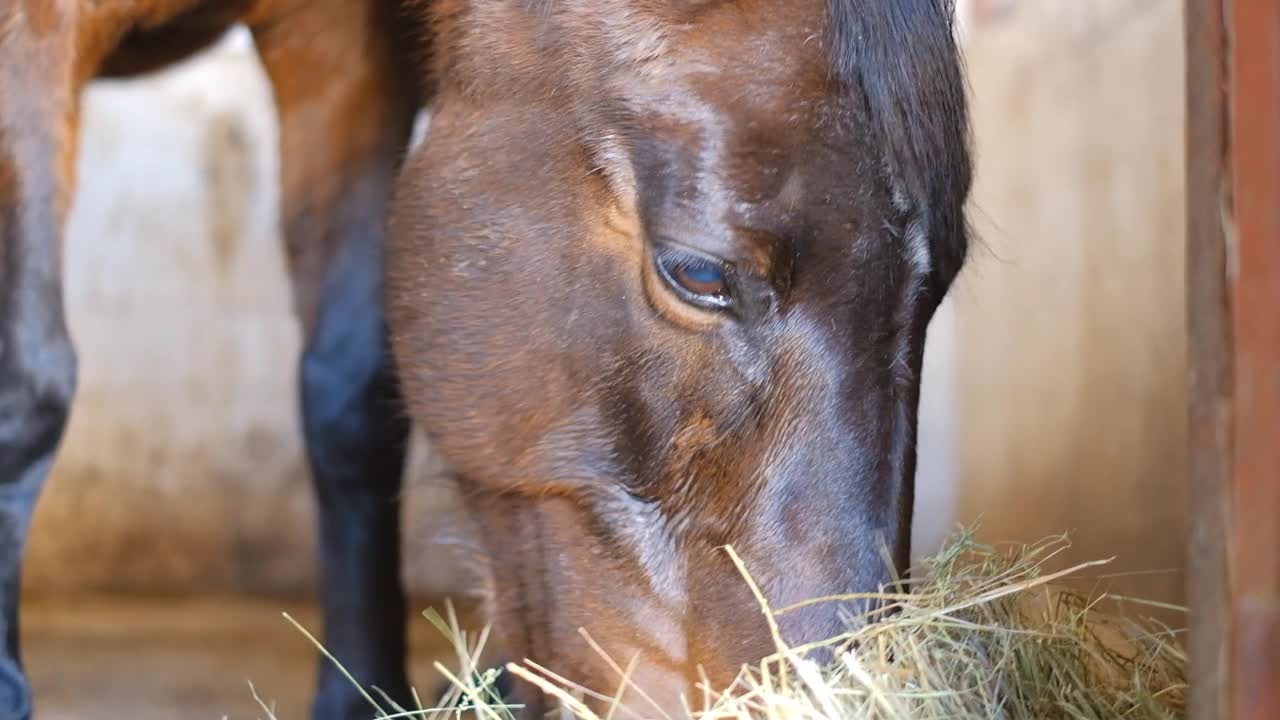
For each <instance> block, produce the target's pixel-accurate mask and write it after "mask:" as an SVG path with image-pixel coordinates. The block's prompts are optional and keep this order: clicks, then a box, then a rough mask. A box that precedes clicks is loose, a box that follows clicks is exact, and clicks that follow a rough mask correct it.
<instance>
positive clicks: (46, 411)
mask: <svg viewBox="0 0 1280 720" xmlns="http://www.w3.org/2000/svg"><path fill="white" fill-rule="evenodd" d="M3 161H4V158H0V163H2V162H3ZM0 170H3V168H2V167H0ZM14 210H15V208H6V207H3V198H0V643H2V644H0V718H14V719H16V720H25V719H26V718H28V717H29V716H30V714H31V688H30V686H29V684H28V682H27V678H26V676H25V674H24V673H23V670H22V662H21V655H20V652H19V647H18V645H19V643H18V630H19V628H18V606H19V597H20V594H21V578H22V555H23V549H24V547H25V545H26V540H27V531H28V528H29V526H30V523H31V515H32V512H33V511H34V510H35V504H36V499H37V498H38V497H39V495H40V490H41V488H42V487H43V486H44V482H45V479H46V477H47V476H48V474H49V468H50V466H51V465H52V464H53V457H54V453H55V452H56V451H57V448H58V445H59V443H60V441H61V439H62V434H63V431H64V429H65V428H66V425H67V417H68V415H69V413H70V409H71V399H72V395H73V394H74V392H75V381H76V359H75V352H74V350H73V348H72V345H71V340H70V338H69V337H68V335H67V329H66V325H65V322H64V320H63V311H62V297H61V282H60V279H59V269H58V268H59V263H58V262H57V253H58V249H57V243H58V235H57V232H56V230H57V224H56V222H55V217H54V215H53V213H52V212H40V208H31V207H28V208H27V209H26V212H25V213H22V218H21V220H20V219H19V218H18V217H16V215H18V213H15V212H12V211H14Z"/></svg>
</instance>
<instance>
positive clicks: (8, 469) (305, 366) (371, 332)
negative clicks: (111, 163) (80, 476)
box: [0, 0, 422, 719]
mask: <svg viewBox="0 0 1280 720" xmlns="http://www.w3.org/2000/svg"><path fill="white" fill-rule="evenodd" d="M397 13H398V6H397V5H396V4H395V3H390V2H382V1H381V0H307V1H302V0H297V1H293V0H252V1H249V0H96V1H90V0H20V1H18V2H14V0H3V1H0V98H3V100H0V178H3V180H2V181H0V611H2V612H0V635H2V636H3V638H4V645H3V651H2V652H0V717H3V718H19V719H21V718H25V717H27V716H28V715H29V713H30V710H31V698H30V690H29V687H28V685H27V682H26V679H25V677H24V675H23V673H22V670H21V665H20V662H19V648H18V626H17V619H18V612H17V610H18V595H19V575H20V561H21V554H22V545H23V543H24V541H25V538H26V534H27V525H28V523H29V519H30V515H31V511H32V508H33V506H34V503H35V500H36V497H37V495H38V493H39V491H40V487H41V485H42V484H43V482H44V479H45V476H46V475H47V472H48V469H49V466H50V464H51V462H52V458H53V455H54V452H55V450H56V448H57V445H58V441H59V439H60V437H61V435H62V431H63V428H64V426H65V424H66V420H67V415H68V412H69V409H70V404H71V401H72V396H73V393H74V387H75V368H76V362H75V352H74V349H73V345H72V342H71V339H70V338H69V336H68V334H67V329H66V324H65V321H64V317H63V310H62V300H61V279H60V264H61V263H60V255H61V247H60V246H61V236H62V228H63V222H64V218H65V215H66V212H67V207H68V204H69V198H70V194H71V192H72V189H73V186H74V179H73V177H72V175H73V169H74V165H75V142H76V131H75V127H76V117H77V113H78V98H79V94H80V91H81V89H82V87H83V86H84V84H85V83H87V82H88V81H89V80H91V79H92V78H93V77H95V76H100V75H110V76H122V75H129V74H134V73H138V72H144V71H147V70H150V69H153V68H157V67H163V66H164V65H165V64H167V63H169V62H172V61H174V60H178V59H180V58H182V57H185V56H187V55H189V54H190V53H192V52H195V51H196V50H199V49H200V48H202V47H204V46H206V45H208V44H209V43H210V42H212V41H213V40H215V39H216V38H218V37H219V36H220V35H221V34H222V33H223V32H224V31H225V30H226V28H227V27H229V26H230V25H231V24H232V23H236V22H243V23H245V24H246V25H247V26H248V27H249V28H250V30H251V31H252V34H253V37H254V41H255V43H256V45H257V47H258V50H259V53H260V55H261V58H262V61H263V65H264V67H265V69H266V71H267V74H268V76H269V77H270V80H271V83H272V87H273V90H274V97H275V102H276V105H277V110H278V116H279V125H280V141H281V170H282V176H281V183H282V192H281V203H282V207H281V214H282V220H283V223H284V233H283V235H284V240H285V244H286V247H285V250H286V253H287V255H288V267H289V271H290V276H291V280H292V283H293V288H294V299H295V303H294V304H295V308H296V312H297V314H298V317H299V320H300V323H301V325H302V327H303V337H304V338H305V341H304V350H303V355H302V358H301V359H300V373H299V378H300V384H301V387H300V392H301V398H302V415H303V428H304V432H305V435H306V446H307V452H308V457H309V460H310V465H311V469H312V475H313V479H314V485H315V489H316V493H317V497H318V499H319V522H320V537H321V553H322V558H323V563H324V593H323V598H324V617H325V627H326V643H327V644H328V645H329V646H330V647H331V648H333V650H334V651H335V652H336V653H337V654H338V655H339V656H341V657H343V658H344V662H345V663H347V664H348V666H349V667H350V668H351V669H352V670H353V672H355V673H356V675H358V676H360V677H361V678H363V679H366V680H365V681H366V682H370V683H375V684H378V685H379V686H381V687H384V688H385V689H386V690H387V691H388V692H390V693H391V694H392V695H394V696H396V697H398V698H400V699H401V700H402V701H404V702H408V700H407V698H408V695H409V693H408V687H407V682H406V680H405V676H404V667H403V664H404V616H405V607H404V599H403V595H402V591H401V586H400V578H399V557H400V555H399V549H400V546H399V527H398V523H399V515H398V504H397V494H398V492H399V488H400V474H401V470H402V465H403V459H404V453H405V450H406V446H407V435H408V430H409V424H408V421H407V419H405V418H404V417H403V413H402V412H401V411H400V410H399V407H398V404H397V400H396V397H397V396H396V387H395V384H394V382H393V381H392V374H391V371H390V368H389V363H388V357H387V354H386V352H385V345H386V343H385V324H384V322H383V317H382V315H383V313H382V297H381V294H382V293H381V287H382V275H381V269H382V261H381V252H382V234H383V211H384V208H385V205H386V202H387V197H388V196H389V194H390V190H391V185H392V182H393V180H394V175H395V172H396V169H397V167H398V165H399V162H400V160H401V158H402V156H403V153H404V149H405V147H406V146H407V143H408V140H409V136H410V132H411V129H412V123H413V119H414V116H415V114H416V113H417V111H418V110H419V108H420V107H421V105H422V97H421V89H420V87H419V85H418V84H417V82H416V79H417V75H416V73H415V71H414V68H413V63H412V62H411V60H410V59H409V53H408V52H407V48H408V47H409V46H408V45H407V44H405V43H403V42H402V37H403V36H402V31H403V28H404V26H403V22H402V18H401V17H400V16H398V14H397ZM364 709H365V705H364V700H363V699H362V698H360V697H359V695H358V694H357V693H356V692H355V689H354V688H351V687H350V686H349V684H348V683H347V682H346V681H345V680H344V679H343V678H341V677H340V676H339V674H338V673H337V672H336V671H335V669H334V668H332V667H329V666H327V665H322V666H321V669H320V678H319V691H318V695H317V700H316V706H315V713H316V717H318V718H347V717H355V716H358V715H360V714H361V713H362V711H363V710H364Z"/></svg>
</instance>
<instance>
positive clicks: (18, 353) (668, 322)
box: [0, 0, 970, 718]
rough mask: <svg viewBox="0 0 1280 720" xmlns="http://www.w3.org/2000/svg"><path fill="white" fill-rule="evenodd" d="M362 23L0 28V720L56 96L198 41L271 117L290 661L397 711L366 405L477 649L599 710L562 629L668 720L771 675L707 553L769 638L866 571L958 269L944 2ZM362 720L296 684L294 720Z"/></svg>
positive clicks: (43, 442) (62, 159)
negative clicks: (316, 548) (479, 591)
mask: <svg viewBox="0 0 1280 720" xmlns="http://www.w3.org/2000/svg"><path fill="white" fill-rule="evenodd" d="M401 5H402V3H401V2H396V1H393V0H386V1H385V2H382V1H380V0H25V1H21V0H0V83H2V84H0V102H2V104H0V606H2V609H3V614H2V615H0V630H2V631H3V635H4V637H5V646H4V651H3V653H0V716H3V717H5V718H8V717H18V718H24V717H26V716H27V715H29V713H30V693H29V689H28V686H27V684H26V681H25V678H24V676H23V673H22V670H21V665H20V663H19V660H18V646H17V605H18V601H17V598H18V577H19V564H20V558H21V547H22V543H23V540H24V539H25V536H26V530H27V524H28V521H29V517H30V514H31V509H32V506H33V504H34V502H35V498H36V496H37V495H38V492H39V489H40V487H41V485H42V483H43V480H44V477H45V475H46V473H47V470H48V467H49V464H50V461H51V458H52V456H53V454H54V452H55V450H56V447H57V444H58V440H59V438H60V436H61V434H62V430H63V427H64V425H65V422H66V417H67V413H68V408H69V406H70V403H71V399H72V394H73V388H74V385H75V356H74V352H73V349H72V344H71V342H70V340H69V338H68V336H67V331H66V326H65V323H64V320H63V315H62V306H61V299H60V293H61V288H60V281H59V264H60V263H59V255H60V251H59V240H60V235H61V231H62V224H63V217H64V215H65V208H66V206H67V200H68V195H69V193H70V191H71V188H72V185H73V182H72V178H71V168H72V166H73V162H72V160H73V155H74V144H75V126H76V114H77V97H78V94H79V92H80V89H81V88H82V87H83V85H84V83H85V82H87V81H88V80H89V79H91V78H92V77H95V76H99V75H126V74H133V73H138V72H143V71H146V70H148V69H151V68H154V67H160V66H162V65H164V64H166V63H168V62H171V61H173V60H175V59H178V58H180V57H184V56H186V55H188V54H190V53H191V52H192V51H194V50H195V49H198V48H200V47H203V46H205V45H207V44H208V43H210V42H211V41H212V40H214V39H216V38H217V37H219V36H220V35H221V33H222V32H223V31H224V30H225V29H226V28H227V27H228V25H229V24H231V23H233V22H243V23H245V24H246V25H248V26H249V28H250V29H251V30H252V32H253V35H254V38H255V41H256V42H257V44H258V48H259V51H260V53H261V56H262V58H263V61H264V64H265V66H266V68H267V71H268V74H269V75H270V78H271V80H272V83H273V86H274V89H275V98H276V102H277V104H278V108H279V116H280V123H281V138H282V144H283V145H282V160H283V178H282V183H283V193H282V198H283V204H284V208H283V217H284V222H285V238H286V242H287V250H288V253H289V261H290V269H291V271H292V275H293V280H294V286H295V295H296V304H297V309H298V313H299V316H300V319H301V322H302V324H303V327H304V329H305V337H306V343H305V350H304V355H303V358H302V361H301V362H302V365H301V373H300V377H301V383H302V388H301V390H302V399H303V402H302V412H303V417H304V429H305V432H306V439H307V447H308V453H309V456H310V461H311V468H312V472H313V475H314V478H315V485H316V490H317V493H318V497H319V505H320V538H321V549H322V557H323V561H324V570H325V587H324V601H325V620H324V621H325V641H326V644H327V645H328V646H329V648H330V649H332V650H333V652H334V653H335V654H336V655H337V656H338V657H339V658H340V659H341V660H342V661H343V662H344V664H345V665H346V666H347V667H348V668H350V669H351V670H352V671H353V673H354V674H355V676H356V677H357V678H358V679H359V680H361V681H362V682H366V683H371V684H376V685H378V686H380V687H382V688H384V689H386V690H387V691H388V692H389V693H390V694H391V695H392V696H394V697H404V696H405V695H406V694H407V692H406V688H407V683H406V681H405V676H404V638H403V632H404V615H405V607H404V599H403V595H402V591H401V588H400V579H399V576H398V565H399V538H398V521H397V511H398V506H397V504H396V493H397V491H398V489H399V483H400V474H401V471H402V465H403V453H404V449H405V444H406V442H405V440H406V435H407V431H408V422H407V419H406V418H405V417H404V415H403V413H402V412H401V411H400V408H401V407H402V406H401V405H400V404H399V403H400V392H401V391H402V390H403V393H404V397H405V398H406V399H407V407H408V409H409V415H410V416H411V417H412V418H413V420H415V421H417V422H418V423H420V424H421V426H422V427H423V428H424V429H425V430H426V431H427V432H428V434H429V435H430V436H431V438H432V439H433V441H434V444H435V446H436V447H437V448H438V449H439V450H440V451H441V452H442V453H443V454H444V456H445V457H446V458H447V459H448V460H449V461H450V463H451V464H452V465H453V467H454V468H455V469H456V470H457V472H458V474H459V478H460V481H461V483H462V488H463V490H464V492H465V494H466V497H467V499H468V504H469V507H470V510H471V511H472V512H473V513H474V514H475V516H476V517H477V519H478V520H479V521H480V523H481V525H482V527H483V528H484V531H485V532H484V537H485V540H486V542H487V543H488V544H489V550H490V555H491V558H492V566H493V567H492V593H491V596H490V608H491V610H492V617H493V619H494V620H496V621H497V623H498V626H499V630H501V631H502V633H501V634H502V636H503V637H504V639H505V644H506V646H507V649H508V650H509V652H511V653H512V654H513V655H514V656H515V657H528V658H531V659H533V660H537V661H539V662H542V663H544V664H547V665H550V666H553V667H555V668H557V669H559V670H561V671H562V672H564V673H565V674H566V675H568V676H569V677H570V678H572V679H574V680H576V681H579V682H581V683H583V684H586V685H588V686H593V687H596V688H597V689H601V690H610V689H612V688H613V684H614V678H612V677H609V676H608V675H606V674H601V672H600V663H599V662H598V661H595V660H594V659H593V655H592V654H591V652H590V651H589V650H588V649H587V647H586V645H585V643H583V642H582V640H581V638H580V637H579V636H578V634H577V633H576V632H575V631H576V629H577V628H579V627H583V628H586V629H587V630H588V631H589V632H590V633H591V635H592V636H593V637H594V638H595V639H596V640H598V641H599V642H600V643H601V644H602V645H603V646H604V648H605V650H606V651H608V652H609V653H610V654H612V655H614V656H615V657H617V658H619V659H621V660H627V659H630V658H631V657H632V656H633V655H634V654H636V653H640V654H641V655H642V656H643V657H642V662H641V665H640V667H641V670H640V671H639V672H638V674H637V675H636V677H635V678H634V679H635V681H636V682H637V684H638V686H639V687H641V688H643V689H644V690H645V691H647V694H648V695H649V696H650V697H652V698H654V699H655V700H656V701H657V704H658V705H659V706H660V708H662V709H664V710H666V711H667V712H670V713H672V714H675V713H676V712H678V710H679V708H680V707H681V704H680V703H681V700H680V697H681V695H684V696H686V697H694V695H693V692H694V683H695V682H696V681H697V679H698V678H699V677H700V673H701V672H704V671H705V673H706V675H707V676H708V677H709V678H710V679H711V681H712V682H713V683H720V682H724V681H726V680H728V679H730V678H731V677H732V675H733V674H734V673H735V672H736V670H737V669H738V667H740V665H741V664H742V663H744V662H750V661H752V660H754V659H756V658H758V657H760V656H761V655H763V654H766V653H768V652H769V651H770V650H771V645H770V642H769V636H768V634H767V632H766V631H765V628H764V627H763V625H762V624H761V623H760V621H759V614H758V609H757V607H756V604H755V602H754V600H753V599H752V598H751V596H750V595H749V593H748V592H747V588H746V585H745V584H744V583H742V582H741V581H740V578H738V576H737V574H736V572H735V570H734V569H733V567H732V565H731V564H730V563H729V560H728V557H727V556H726V554H725V553H724V552H722V551H721V549H720V548H721V546H722V545H725V544H731V545H732V546H733V547H734V548H735V549H736V550H737V551H738V552H739V554H741V555H742V556H743V557H744V559H745V560H746V562H747V564H748V566H749V568H750V569H751V571H752V572H753V574H754V575H755V577H756V579H757V581H758V582H760V583H761V585H762V587H763V589H764V591H765V593H766V595H767V596H768V597H769V599H770V600H771V601H772V602H773V603H775V604H779V605H782V604H787V603H790V602H793V601H796V600H801V599H805V598H808V597H812V596H817V595H829V594H834V593H841V592H850V591H859V590H871V589H875V587H876V586H877V585H879V584H882V583H885V582H886V581H888V580H889V579H890V578H891V573H892V571H893V570H894V569H897V570H901V569H902V568H904V567H905V565H906V562H907V558H908V551H909V547H908V543H909V534H910V523H911V508H912V501H913V475H914V465H915V439H914V435H915V427H916V420H915V417H916V405H917V401H918V393H919V381H920V372H921V364H922V353H923V346H924V338H925V331H926V327H927V325H928V322H929V319H930V317H931V316H932V314H933V312H934V310H935V308H936V307H937V305H938V303H939V302H940V301H941V299H942V297H943V296H944V294H945V293H946V290H947V288H948V286H949V285H950V283H951V281H952V279H953V277H954V276H955V274H956V272H957V271H958V270H959V268H960V266H961V264H962V262H963V259H964V256H965V250H966V244H967V236H966V224H965V220H964V212H963V206H964V203H965V200H966V197H967V194H968V190H969V183H970V166H969V155H968V145H967V141H968V130H967V120H966V109H965V98H964V90H963V83H962V79H961V72H960V64H959V59H958V55H957V51H956V47H955V42H954V38H953V35H952V26H951V10H950V7H949V3H948V2H947V0H740V1H737V2H733V1H730V0H432V1H431V2H426V1H425V0H422V1H419V2H408V1H407V0H406V1H405V2H403V6H401ZM428 101H429V102H430V103H431V105H432V107H433V119H432V127H431V130H430V132H429V134H428V137H427V139H426V140H425V142H424V143H423V144H422V145H421V146H419V147H418V148H417V149H416V150H415V151H414V153H413V155H412V156H411V157H410V158H409V159H408V160H407V162H404V163H401V158H402V155H403V154H404V152H405V147H406V143H407V138H408V135H409V132H410V127H411V124H412V120H413V117H414V114H415V112H416V111H417V109H418V108H419V107H420V106H421V105H422V104H424V103H426V102H428ZM397 173H398V178H397ZM393 188H394V189H395V193H394V202H393V203H391V205H390V209H391V213H390V218H391V223H390V225H389V231H388V255H387V262H386V263H385V266H386V277H387V286H388V287H387V288H386V290H385V297H386V299H385V306H386V308H387V312H386V313H385V315H386V317H385V318H384V312H383V308H384V281H383V277H384V263H383V254H382V249H383V227H384V222H383V221H384V217H386V213H387V210H388V207H389V206H388V201H389V199H391V198H392V195H393V193H392V189H393ZM388 325H389V326H390V328H391V331H390V333H388V332H387V330H386V327H387V326H388ZM388 334H389V335H390V337H391V338H392V342H391V347H392V348H393V349H394V352H389V351H388V344H387V337H388ZM392 357H394V360H395V363H394V364H395V367H396V370H397V371H398V372H397V373H393V372H392V371H391V365H392V363H391V362H390V360H391V358H392ZM397 379H398V382H397ZM879 540H883V541H885V542H886V543H887V545H888V547H889V549H890V552H891V554H892V557H893V561H894V563H895V564H896V566H897V567H896V568H890V567H887V566H886V565H885V563H883V562H882V560H881V556H880V554H879V553H878V548H879V545H878V541H879ZM838 613H839V608H837V607H835V606H833V605H823V606H814V607H812V608H810V609H808V610H806V611H803V612H797V613H794V614H789V615H787V616H785V617H786V621H785V624H784V626H783V632H784V634H785V635H787V637H788V639H790V640H792V641H804V640H807V639H814V638H817V637H819V636H822V635H824V634H825V633H828V632H831V631H833V630H834V629H835V628H836V626H837V622H838V617H839V615H838ZM524 699H525V700H527V701H528V702H529V704H530V707H531V709H532V710H535V711H536V710H538V709H540V708H541V705H540V704H539V702H538V700H537V699H536V698H534V697H526V698H524ZM361 702H362V701H361V700H360V698H359V696H358V695H357V693H356V692H355V689H354V688H352V687H350V686H349V685H348V684H347V683H346V682H345V681H344V680H342V679H341V678H339V677H338V676H337V675H336V674H335V673H334V672H332V670H331V669H330V668H329V666H328V665H322V666H321V674H320V678H319V689H318V695H317V699H316V705H315V716H316V717H318V718H347V717H358V716H361V715H367V714H368V712H367V711H366V710H367V709H366V708H364V707H363V706H362V705H361ZM641 709H642V710H644V708H641Z"/></svg>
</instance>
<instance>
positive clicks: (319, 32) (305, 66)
mask: <svg viewBox="0 0 1280 720" xmlns="http://www.w3.org/2000/svg"><path fill="white" fill-rule="evenodd" d="M389 5H390V4H389V3H384V2H378V1H377V0H368V1H367V2H366V1H364V0H358V1H357V0H314V1H313V2H309V3H304V4H298V5H295V6H294V7H295V8H296V9H293V10H290V11H289V12H287V13H286V14H285V15H283V16H279V17H269V18H259V19H252V20H251V21H250V23H249V24H250V27H251V29H252V30H253V32H254V37H255V41H256V43H257V45H258V49H259V53H260V55H261V57H262V60H263V64H264V65H265V67H266V69H267V73H268V75H269V76H270V78H271V81H272V85H273V89H274V95H275V101H276V105H277V108H278V115H279V122H280V139H281V167H282V192H281V216H282V221H283V226H284V228H283V229H284V239H285V243H286V249H287V254H288V265H289V269H290V273H291V276H292V281H293V287H294V297H295V306H296V310H297V313H298V316H299V320H300V323H301V325H302V330H303V337H304V350H303V354H302V358H301V363H300V368H299V375H300V392H301V404H302V407H301V411H302V425H303V430H304V433H305V436H306V447H307V454H308V458H309V461H310V467H311V473H312V478H313V481H314V485H315V490H316V496H317V499H318V509H319V526H320V527H319V529H320V552H321V559H322V563H323V567H322V569H323V590H322V591H323V606H324V632H323V635H324V637H323V642H324V644H325V646H326V648H327V649H328V650H329V651H330V652H331V653H333V655H334V656H335V657H336V658H337V659H338V660H339V661H340V662H342V664H343V665H344V667H346V669H347V670H349V671H350V672H351V674H352V675H353V676H354V677H355V678H356V680H357V681H359V682H360V683H361V684H363V685H376V686H378V687H380V688H381V689H382V690H384V691H385V692H387V693H389V694H390V695H391V696H392V697H393V698H394V699H395V700H396V701H397V702H399V703H401V704H404V705H406V706H407V704H408V703H409V702H410V700H409V698H410V694H409V691H408V682H407V680H406V675H405V654H406V641H405V620H406V617H405V615H406V608H405V599H404V593H403V590H402V587H401V577H400V503H399V497H400V487H401V474H402V472H403V470H404V462H405V456H406V451H407V446H408V440H409V428H410V423H409V420H408V418H407V415H406V414H405V413H404V412H403V410H402V409H401V407H400V403H399V394H398V388H397V384H396V382H395V379H394V377H393V375H392V371H391V365H390V355H389V349H388V344H387V330H386V324H385V322H384V318H383V298H382V285H383V281H382V267H383V266H382V244H383V225H384V221H385V215H386V209H387V207H386V206H387V202H388V196H389V194H390V192H391V187H392V183H393V180H394V176H395V174H396V171H397V170H398V164H399V162H400V159H401V157H402V155H403V154H404V151H405V147H406V145H407V143H408V140H409V136H410V132H411V130H412V124H413V119H414V115H415V113H416V110H417V109H418V102H417V94H416V92H415V91H414V84H413V83H412V82H411V80H410V77H411V76H410V75H408V73H410V72H412V68H411V67H410V66H409V64H408V63H407V61H406V59H405V58H404V57H402V56H400V55H399V54H398V46H397V43H396V42H395V36H396V28H397V27H399V25H398V19H396V18H392V17H389V16H388V15H389V12H388V11H387V10H386V9H385V8H387V7H388V6H389ZM372 714H373V711H372V708H370V707H369V706H368V704H367V702H366V701H365V699H364V698H363V697H362V696H361V695H360V694H359V692H358V691H357V688H355V687H353V686H352V685H351V684H350V683H349V682H348V681H347V680H346V679H345V678H344V677H343V676H342V675H341V674H340V673H339V672H338V671H337V670H336V668H334V667H333V666H332V665H331V664H330V663H329V662H328V661H326V660H324V659H323V658H321V659H320V668H319V676H318V688H317V694H316V699H315V705H314V709H313V716H314V717H315V718H316V719H317V720H347V719H348V718H367V717H371V716H372Z"/></svg>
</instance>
